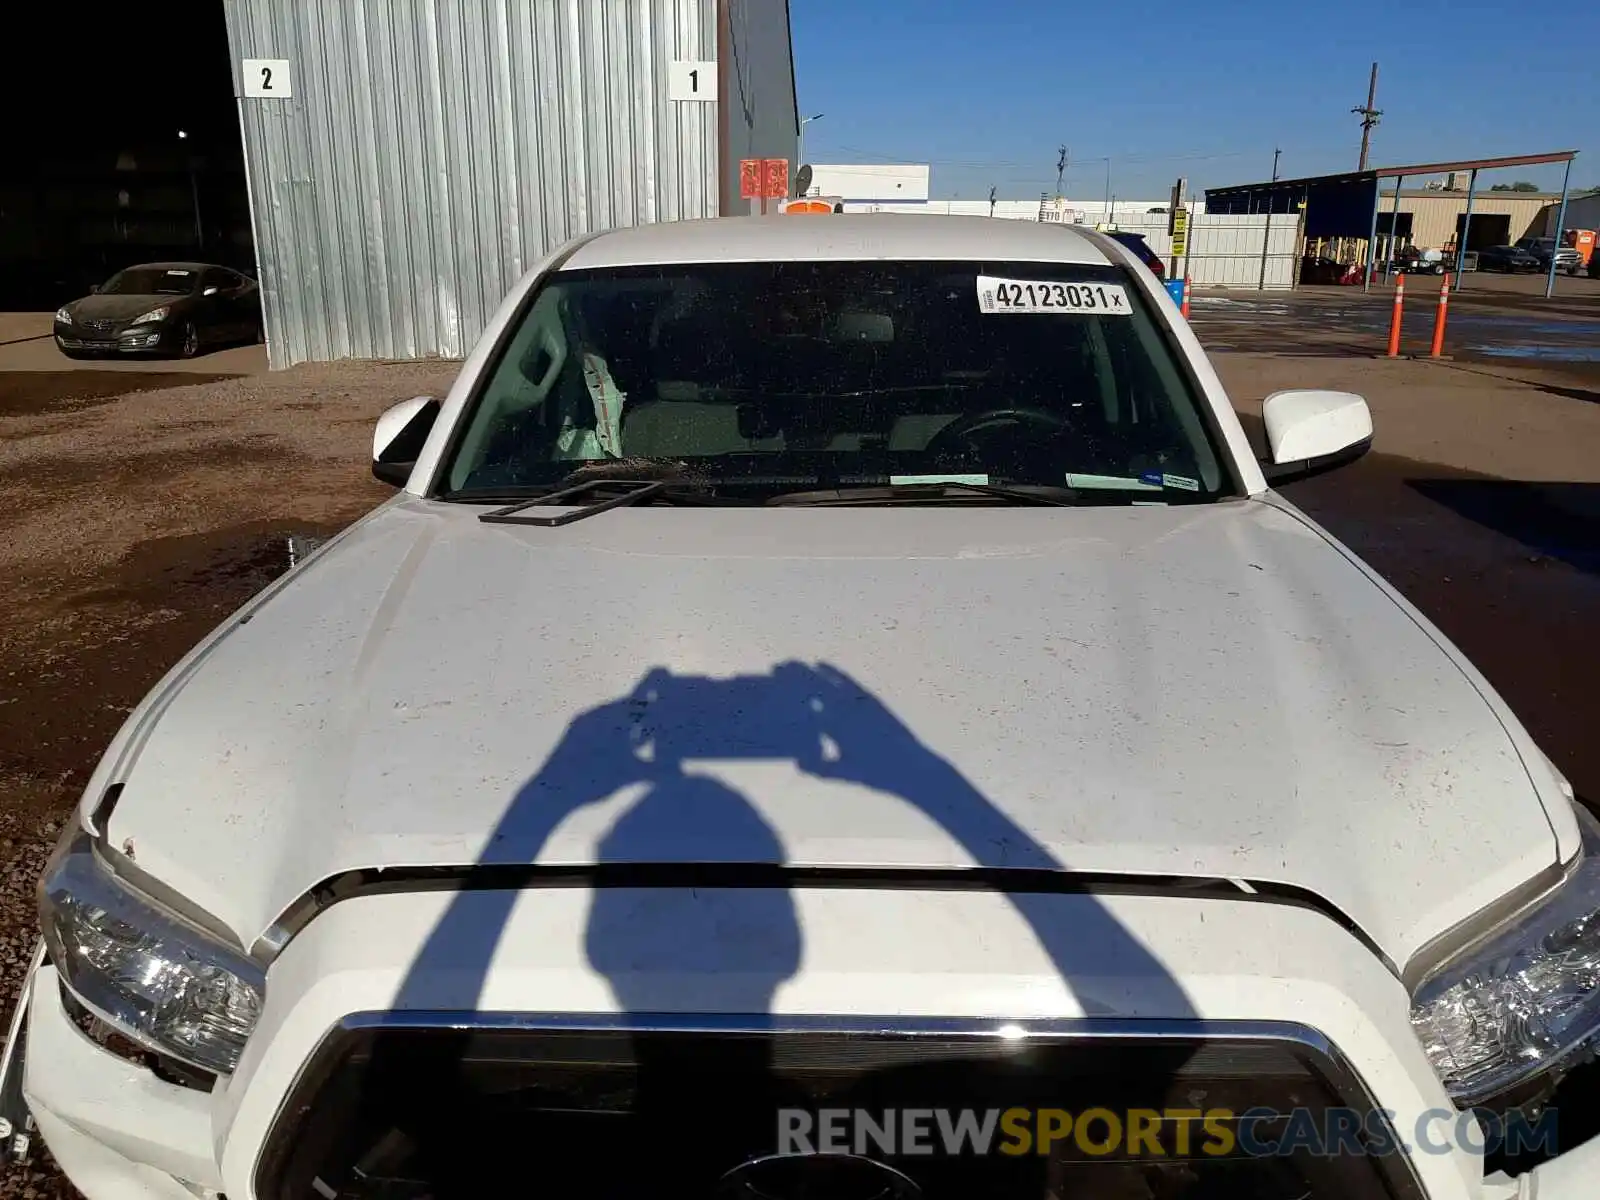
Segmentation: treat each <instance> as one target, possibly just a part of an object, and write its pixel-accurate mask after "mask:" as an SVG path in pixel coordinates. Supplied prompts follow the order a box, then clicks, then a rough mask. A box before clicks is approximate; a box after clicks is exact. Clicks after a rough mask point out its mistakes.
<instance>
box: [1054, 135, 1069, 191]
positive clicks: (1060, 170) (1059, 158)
mask: <svg viewBox="0 0 1600 1200" xmlns="http://www.w3.org/2000/svg"><path fill="white" fill-rule="evenodd" d="M1066 173H1067V148H1066V147H1065V146H1063V147H1061V152H1060V153H1059V154H1058V155H1056V199H1057V200H1059V199H1061V181H1062V179H1063V177H1064V176H1065V175H1066Z"/></svg>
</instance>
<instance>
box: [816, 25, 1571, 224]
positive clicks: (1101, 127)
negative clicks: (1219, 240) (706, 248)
mask: <svg viewBox="0 0 1600 1200" xmlns="http://www.w3.org/2000/svg"><path fill="white" fill-rule="evenodd" d="M1524 13H1525V14H1527V17H1526V18H1524V17H1523V15H1522V14H1524ZM790 22H791V27H792V30H793V37H794V52H795V69H796V74H797V87H798V89H799V95H800V106H801V112H802V113H803V114H811V113H816V112H821V113H823V114H824V115H823V117H822V119H821V120H818V121H813V122H811V123H810V124H809V125H807V126H806V136H805V142H806V144H805V157H806V158H807V159H808V160H809V161H811V162H894V161H902V160H904V161H909V162H925V163H930V164H932V167H933V178H932V194H933V195H934V196H935V197H938V198H943V197H950V196H959V197H961V198H964V199H980V198H982V199H986V198H987V197H988V195H989V188H990V186H991V185H993V186H995V187H997V188H998V189H999V196H1000V197H1001V198H1002V199H1033V198H1036V197H1037V196H1038V194H1039V193H1040V192H1041V191H1051V192H1054V190H1055V177H1056V171H1055V164H1056V155H1057V148H1058V147H1059V146H1060V145H1061V144H1063V143H1065V144H1066V146H1067V147H1068V151H1069V155H1070V158H1071V160H1072V161H1071V165H1070V166H1069V169H1068V172H1067V178H1066V188H1065V191H1066V193H1067V194H1068V195H1069V196H1072V197H1074V198H1077V199H1085V200H1093V199H1099V198H1101V196H1102V195H1103V193H1104V191H1105V179H1106V162H1105V159H1106V158H1108V157H1109V158H1110V159H1111V186H1112V190H1113V192H1114V193H1115V194H1116V195H1119V196H1123V197H1127V198H1129V199H1144V198H1160V197H1164V196H1165V195H1166V194H1167V192H1168V190H1169V189H1170V188H1171V186H1172V183H1173V181H1174V180H1175V179H1176V178H1177V177H1178V176H1179V175H1185V176H1188V177H1189V179H1190V180H1191V182H1192V184H1193V185H1195V186H1198V187H1205V186H1212V187H1216V186H1221V185H1224V184H1230V183H1252V182H1256V181H1259V180H1263V179H1267V178H1269V177H1270V176H1271V173H1272V152H1273V149H1274V148H1281V149H1282V150H1283V156H1282V159H1281V161H1280V164H1279V172H1280V175H1282V176H1283V177H1285V178H1288V177H1292V176H1299V175H1312V174H1319V173H1322V172H1326V171H1337V170H1351V169H1353V168H1354V167H1355V165H1356V160H1357V158H1358V155H1359V151H1360V143H1361V128H1360V121H1359V118H1357V117H1356V116H1354V115H1352V114H1351V112H1350V109H1351V108H1353V107H1356V106H1358V105H1360V104H1362V103H1364V102H1365V100H1366V94H1367V74H1368V71H1369V70H1370V68H1371V65H1372V62H1373V60H1374V59H1376V60H1377V62H1378V64H1379V74H1378V100H1377V104H1376V107H1377V108H1379V109H1380V110H1382V112H1383V117H1382V122H1381V124H1379V125H1378V127H1377V128H1376V129H1375V130H1373V143H1372V154H1371V161H1372V162H1373V163H1374V164H1375V165H1387V164H1400V163H1410V162H1436V161H1440V160H1443V159H1459V158H1476V157H1491V156H1499V155H1511V154H1529V153H1538V152H1542V151H1548V150H1568V149H1575V150H1578V151H1581V152H1582V153H1581V155H1580V157H1579V158H1578V160H1577V162H1576V163H1574V164H1573V177H1572V185H1573V187H1574V188H1578V187H1583V186H1591V185H1600V2H1597V0H1550V2H1542V3H1538V4H1527V5H1521V6H1519V5H1516V4H1508V3H1505V2H1504V0H1500V2H1498V3H1493V4H1491V3H1487V2H1485V0H1340V2H1339V3H1330V2H1328V0H1321V2H1318V3H1312V4H1303V3H1293V2H1292V0H1290V2H1286V0H1278V2H1277V3H1270V4H1269V3H1264V2H1263V0H1216V2H1215V3H1212V4H1208V5H1201V4H1193V3H1190V4H1172V3H1165V2H1163V0H1145V2H1144V3H1139V4H1115V3H1100V4H1097V3H1094V0H1070V2H1069V0H987V2H983V0H790ZM1541 47H1544V48H1545V49H1541ZM1515 179H1527V180H1530V181H1532V182H1534V183H1537V184H1539V185H1541V186H1544V187H1548V188H1551V189H1556V188H1559V187H1560V184H1561V168H1560V166H1556V167H1529V168H1517V169H1514V170H1508V171H1495V172H1486V173H1484V174H1481V175H1480V176H1479V186H1480V187H1488V186H1489V185H1491V184H1493V183H1500V182H1504V183H1510V182H1512V181H1513V180H1515Z"/></svg>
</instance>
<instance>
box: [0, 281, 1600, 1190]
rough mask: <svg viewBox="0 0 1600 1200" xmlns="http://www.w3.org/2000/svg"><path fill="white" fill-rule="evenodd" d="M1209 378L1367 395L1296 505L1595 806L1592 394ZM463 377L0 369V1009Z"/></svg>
mask: <svg viewBox="0 0 1600 1200" xmlns="http://www.w3.org/2000/svg"><path fill="white" fill-rule="evenodd" d="M1208 320H1209V318H1208V317H1207V316H1206V314H1205V311H1204V310H1203V309H1200V310H1197V313H1196V322H1195V323H1196V328H1197V331H1198V332H1199V333H1200V335H1201V337H1202V340H1203V341H1207V342H1208V343H1210V342H1211V341H1212V340H1213V334H1216V339H1215V340H1217V341H1222V342H1229V341H1230V339H1232V338H1233V337H1234V336H1236V335H1235V334H1234V333H1231V332H1227V331H1226V329H1225V328H1224V326H1222V325H1208ZM1258 344H1259V342H1258ZM1213 361H1214V362H1215V364H1216V366H1217V368H1218V370H1219V372H1220V373H1221V374H1222V376H1223V378H1224V380H1225V382H1226V383H1227V385H1228V387H1229V389H1230V392H1231V393H1232V394H1233V396H1234V398H1235V402H1236V404H1237V406H1238V408H1239V410H1240V412H1241V414H1242V415H1243V416H1244V417H1245V419H1246V422H1247V425H1249V427H1250V428H1251V429H1252V430H1253V431H1254V432H1255V434H1256V435H1258V434H1259V419H1258V415H1257V414H1258V413H1259V408H1260V400H1261V399H1262V397H1264V396H1265V395H1266V394H1267V393H1269V392H1270V391H1272V390H1275V389H1278V388H1283V387H1292V386H1312V387H1335V388H1346V389H1349V390H1352V391H1356V392H1359V393H1361V394H1363V395H1365V396H1366V397H1367V398H1368V400H1369V402H1370V403H1371V405H1372V409H1373V413H1374V421H1375V424H1376V428H1377V437H1376V446H1375V449H1374V451H1373V453H1371V454H1370V455H1368V456H1367V457H1366V458H1365V459H1363V460H1362V461H1361V462H1359V463H1357V464H1355V465H1353V466H1350V467H1347V468H1345V469H1343V470H1340V471H1337V472H1334V473H1331V474H1329V475H1326V476H1323V477H1320V478H1318V479H1314V480H1308V481H1305V482H1302V483H1300V484H1295V485H1290V486H1289V487H1288V488H1286V489H1285V491H1286V493H1287V494H1288V495H1289V496H1290V498H1291V499H1292V500H1294V501H1295V502H1296V503H1298V504H1300V505H1301V506H1302V507H1304V508H1305V509H1307V510H1308V511H1309V512H1310V513H1311V514H1312V515H1313V516H1314V517H1316V518H1317V519H1318V520H1320V521H1322V522H1324V523H1325V524H1326V525H1327V526H1329V527H1330V528H1331V529H1332V531H1333V532H1334V533H1335V534H1336V535H1337V536H1339V537H1340V538H1342V539H1344V540H1345V541H1346V542H1347V544H1349V545H1350V546H1351V547H1352V548H1353V549H1355V550H1356V551H1357V552H1358V553H1360V554H1361V555H1362V556H1364V557H1365V558H1366V559H1367V560H1368V561H1369V562H1370V563H1372V565H1373V566H1375V567H1376V568H1377V569H1378V570H1379V571H1380V572H1382V573H1383V574H1384V575H1385V576H1387V577H1388V578H1389V579H1390V580H1391V581H1393V582H1394V583H1395V584H1396V585H1397V586H1398V587H1399V588H1400V589H1401V590H1402V591H1403V592H1404V593H1405V594H1406V595H1407V596H1408V597H1409V598H1411V599H1412V600H1413V601H1414V602H1415V603H1417V604H1418V605H1419V606H1420V607H1421V608H1422V609H1423V611H1424V612H1425V613H1427V615H1428V616H1429V617H1430V618H1432V620H1433V621H1434V622H1435V623H1437V624H1438V625H1439V626H1440V627H1441V628H1442V629H1443V630H1444V632H1445V633H1446V634H1448V635H1449V636H1450V637H1451V638H1453V639H1454V640H1455V641H1456V642H1457V643H1458V644H1459V645H1460V646H1461V647H1462V648H1463V649H1464V650H1465V651H1466V652H1467V653H1468V655H1469V656H1470V657H1472V658H1473V660H1474V661H1475V662H1477V663H1478V665H1479V666H1480V668H1481V669H1482V670H1483V671H1484V673H1485V674H1486V675H1487V676H1488V677H1489V679H1490V681H1491V682H1492V683H1493V684H1494V685H1495V686H1496V687H1497V688H1499V689H1500V690H1501V692H1502V693H1503V694H1504V695H1505V697H1506V698H1507V700H1508V701H1509V702H1510V704H1511V706H1512V707H1513V709H1514V710H1515V711H1516V712H1517V713H1518V714H1519V716H1520V717H1521V718H1522V719H1523V720H1524V721H1525V722H1526V723H1527V724H1528V726H1529V727H1530V729H1531V730H1532V732H1533V734H1534V736H1535V737H1536V738H1538V739H1539V741H1540V742H1541V744H1542V745H1543V746H1544V747H1545V748H1546V750H1547V752H1548V753H1549V754H1550V755H1551V757H1552V758H1553V759H1554V760H1555V761H1556V763H1557V765H1558V766H1559V767H1560V768H1561V769H1562V770H1564V771H1565V772H1566V773H1567V774H1568V775H1569V777H1570V778H1571V779H1572V781H1573V783H1574V785H1575V786H1576V787H1577V788H1578V790H1579V792H1580V793H1581V794H1585V795H1587V796H1590V797H1593V798H1596V799H1600V739H1596V738H1595V737H1594V730H1595V729H1596V728H1600V690H1597V689H1595V688H1594V686H1593V680H1594V678H1595V677H1596V675H1597V673H1600V637H1597V635H1596V629H1597V627H1600V390H1597V389H1600V369H1595V368H1591V367H1583V366H1579V365H1570V364H1569V365H1567V366H1564V367H1560V368H1553V367H1547V366H1541V367H1530V366H1522V365H1504V364H1498V363H1496V364H1488V365H1484V364H1477V363H1464V362H1454V363H1435V362H1420V361H1409V360H1404V359H1401V360H1377V361H1374V360H1373V359H1371V358H1370V357H1366V352H1365V351H1363V350H1362V349H1361V348H1360V343H1359V341H1350V340H1348V339H1347V340H1346V341H1345V342H1343V343H1338V342H1337V340H1335V342H1333V343H1329V344H1328V345H1327V346H1325V347H1324V349H1323V350H1321V351H1320V352H1319V351H1316V350H1313V349H1310V348H1308V347H1305V346H1297V345H1283V346H1278V347H1276V348H1275V349H1274V350H1273V352H1270V353H1234V352H1225V351H1219V352H1215V353H1214V355H1213ZM454 373H455V365H454V364H451V363H444V362H422V363H404V364H370V363H369V364H358V363H342V364H319V365H308V366H302V367H298V368H295V369H293V370H290V371H285V372H279V373H268V374H256V375H250V376H242V377H224V378H210V379H208V378H206V377H205V376H203V375H196V374H186V375H183V376H181V377H177V378H175V377H174V376H173V375H172V374H170V373H167V372H164V371H154V370H152V371H147V372H129V371H117V372H94V371H57V372H32V373H28V372H11V373H6V372H4V371H0V529H3V531H4V535H5V536H4V537H3V538H0V578H3V579H4V580H5V581H6V590H5V601H6V602H5V604H4V606H3V607H0V680H3V684H0V865H3V875H0V997H3V1000H0V1009H9V1007H10V1004H11V999H12V997H13V996H14V995H15V993H16V989H17V987H18V984H19V982H20V978H21V973H22V970H23V968H24V966H25V962H26V958H27V956H28V953H29V951H30V950H31V947H32V943H33V939H34V899H33V885H34V882H35V880H36V878H37V875H38V873H39V870H40V868H41V867H42V865H43V861H44V858H45V856H46V855H47V853H48V850H49V846H50V844H51V843H52V841H53V840H54V836H55V834H56V831H57V829H58V828H59V822H60V820H61V818H62V816H63V814H64V813H65V812H66V811H68V809H69V807H70V806H71V804H72V803H73V802H74V801H75V800H76V799H77V796H78V793H79V790H80V789H81V788H82V786H83V785H84V783H85V781H86V779H87V775H88V773H89V771H90V770H91V768H92V767H93V765H94V763H95V760H96V759H97V757H98V755H99V754H100V752H101V750H102V749H103V748H104V746H105V744H106V743H107V741H108V740H109V739H110V737H111V735H112V734H113V733H114V732H115V730H116V728H117V726H118V725H119V724H120V722H121V721H122V719H123V717H124V715H125V714H126V713H127V712H128V710H129V709H130V708H131V707H132V706H133V705H134V704H135V703H136V702H137V701H138V700H139V698H140V697H141V696H142V695H143V694H144V693H145V691H146V690H147V689H148V688H149V687H150V686H151V685H152V684H153V683H154V682H155V681H156V680H157V679H158V678H159V677H160V675H161V674H162V673H163V672H164V671H165V670H166V669H167V668H168V667H169V666H170V665H171V664H172V663H173V662H174V661H176V660H177V659H178V658H179V657H180V656H181V655H182V654H183V653H184V651H186V650H187V649H188V648H189V646H191V645H192V644H193V643H194V642H195V641H197V640H198V639H199V638H200V637H201V636H202V635H203V634H204V633H206V632H207V631H208V630H209V629H211V628H212V627H213V626H214V625H215V624H217V623H218V622H219V621H220V620H221V619H222V618H223V617H224V616H226V615H227V614H228V613H229V612H230V611H232V610H233V609H234V608H235V607H237V606H238V605H239V604H241V603H242V602H243V601H244V600H245V599H247V598H248V597H249V596H250V595H251V594H252V593H253V592H255V591H256V590H258V589H259V588H260V587H261V586H263V585H264V584H265V583H266V582H268V581H269V580H270V579H271V578H273V577H274V576H275V575H276V574H278V573H279V572H281V571H282V570H283V569H284V568H285V567H286V566H287V557H286V553H285V550H284V539H285V537H286V536H287V535H289V534H292V533H305V534H312V535H318V534H326V533H328V532H331V531H333V530H336V529H338V528H340V527H342V526H343V525H344V524H346V523H348V522H349V521H351V520H352V519H354V518H355V517H356V516H358V515H359V514H360V513H362V512H363V511H365V510H367V509H368V508H370V507H371V506H372V505H374V504H375V503H377V502H378V501H380V500H382V499H383V498H384V497H385V496H386V495H388V494H389V491H388V489H386V488H384V487H382V486H381V485H379V484H377V483H375V482H374V481H373V480H372V479H371V477H370V475H369V473H368V468H367V460H368V456H369V452H370V437H371V426H372V422H373V420H374V418H375V417H376V416H377V414H378V413H379V412H380V411H381V410H382V409H383V408H384V407H385V406H387V405H388V404H390V403H392V402H394V401H396V400H399V399H403V398H405V397H407V396H411V395H416V394H423V393H426V394H433V395H443V393H444V391H445V390H446V389H447V388H448V386H449V384H450V382H451V379H452V378H453V376H454ZM180 384H181V386H175V385H180ZM27 1194H32V1195H37V1196H41V1197H42V1196H56V1195H61V1196H66V1195H71V1194H72V1193H71V1190H70V1188H68V1187H67V1185H66V1184H65V1183H63V1182H61V1181H60V1179H59V1178H58V1177H57V1176H55V1175H54V1174H53V1173H51V1171H50V1169H49V1165H48V1163H47V1162H46V1163H42V1164H36V1166H35V1167H34V1168H33V1169H31V1170H29V1171H26V1172H20V1171H19V1172H13V1173H12V1175H11V1177H10V1178H9V1179H5V1178H0V1195H27Z"/></svg>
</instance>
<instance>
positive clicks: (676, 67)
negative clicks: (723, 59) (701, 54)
mask: <svg viewBox="0 0 1600 1200" xmlns="http://www.w3.org/2000/svg"><path fill="white" fill-rule="evenodd" d="M716 98H717V64H716V63H714V62H699V61H695V60H681V59H680V60H678V61H676V62H674V63H672V64H671V65H670V66H668V68H667V99H669V100H701V101H714V100H716Z"/></svg>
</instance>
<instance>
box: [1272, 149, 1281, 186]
mask: <svg viewBox="0 0 1600 1200" xmlns="http://www.w3.org/2000/svg"><path fill="white" fill-rule="evenodd" d="M1282 153H1283V151H1282V150H1274V151H1273V152H1272V182H1273V183H1277V182H1278V156H1279V155H1280V154H1282Z"/></svg>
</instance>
